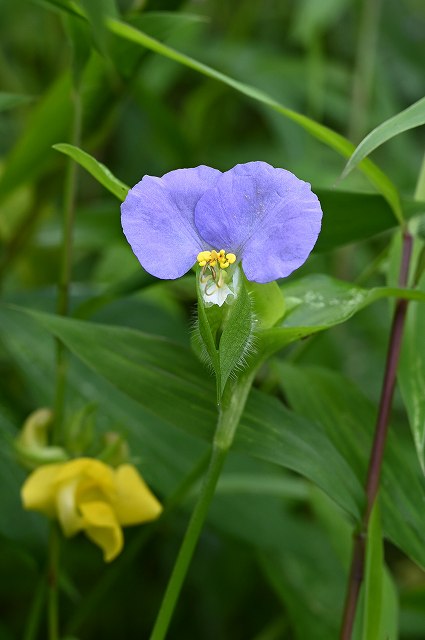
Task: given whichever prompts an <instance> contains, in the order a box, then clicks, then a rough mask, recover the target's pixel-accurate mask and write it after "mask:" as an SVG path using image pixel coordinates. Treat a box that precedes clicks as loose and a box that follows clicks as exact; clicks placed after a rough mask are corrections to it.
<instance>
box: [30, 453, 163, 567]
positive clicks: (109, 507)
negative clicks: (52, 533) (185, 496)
mask: <svg viewBox="0 0 425 640" xmlns="http://www.w3.org/2000/svg"><path fill="white" fill-rule="evenodd" d="M21 495H22V501H23V504H24V507H25V508H26V509H31V510H34V511H40V512H41V513H43V514H45V515H47V516H49V517H51V518H58V520H59V522H60V524H61V527H62V530H63V532H64V534H65V535H66V536H73V535H75V534H76V533H78V532H79V531H84V532H85V534H86V536H87V537H88V538H90V540H92V542H94V543H95V544H97V545H98V546H99V547H101V549H102V550H103V555H104V559H105V561H106V562H110V561H111V560H113V559H114V558H115V557H116V556H117V555H118V554H119V553H120V552H121V550H122V547H123V533H122V529H121V526H125V525H132V524H141V523H142V522H149V521H150V520H155V518H157V517H158V516H159V515H160V513H161V511H162V506H161V504H160V503H159V502H158V500H157V499H156V498H155V496H154V495H153V494H152V492H151V491H150V490H149V488H148V486H147V485H146V483H145V482H144V481H143V480H142V478H141V477H140V475H139V473H138V472H137V470H136V469H135V467H133V466H132V465H130V464H123V465H121V466H119V467H117V468H116V469H113V468H112V467H109V466H107V465H106V464H104V463H103V462H100V460H95V459H93V458H78V459H76V460H71V461H68V462H60V463H57V464H48V465H44V466H42V467H39V468H38V469H36V470H35V471H33V473H32V474H31V475H30V476H29V477H28V478H27V480H26V481H25V483H24V485H23V487H22V492H21Z"/></svg>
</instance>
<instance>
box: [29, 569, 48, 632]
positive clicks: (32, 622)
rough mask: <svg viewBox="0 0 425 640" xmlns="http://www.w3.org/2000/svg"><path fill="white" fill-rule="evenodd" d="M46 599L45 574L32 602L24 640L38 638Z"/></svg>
mask: <svg viewBox="0 0 425 640" xmlns="http://www.w3.org/2000/svg"><path fill="white" fill-rule="evenodd" d="M45 599H46V576H45V575H44V572H43V575H42V577H41V578H40V580H39V582H38V584H37V587H36V590H35V593H34V597H33V600H32V603H31V609H30V612H29V616H28V619H27V623H26V626H25V631H24V635H23V640H36V638H37V637H38V630H39V628H40V622H41V614H42V611H43V608H44V604H45Z"/></svg>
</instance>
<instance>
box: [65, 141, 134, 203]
mask: <svg viewBox="0 0 425 640" xmlns="http://www.w3.org/2000/svg"><path fill="white" fill-rule="evenodd" d="M53 149H56V151H60V152H61V153H64V154H65V155H66V156H69V157H70V158H72V159H73V160H74V161H75V162H77V163H78V164H80V165H81V166H82V167H84V169H86V171H88V172H89V173H90V174H91V175H92V176H93V178H95V179H96V180H97V181H98V182H99V183H100V184H101V185H102V186H104V187H105V189H108V191H110V192H111V193H113V194H114V196H116V197H117V198H118V199H119V200H120V201H123V200H124V199H125V197H126V195H127V192H128V191H129V189H130V187H128V186H127V185H126V184H124V182H121V180H119V179H118V178H116V177H115V176H114V175H113V173H111V171H109V169H108V168H107V167H106V166H105V165H104V164H102V163H101V162H99V161H98V160H96V158H93V156H91V155H90V154H88V153H86V152H85V151H83V150H82V149H79V148H78V147H75V146H74V145H72V144H67V143H65V142H61V143H59V144H54V145H53Z"/></svg>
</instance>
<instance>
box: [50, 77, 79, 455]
mask: <svg viewBox="0 0 425 640" xmlns="http://www.w3.org/2000/svg"><path fill="white" fill-rule="evenodd" d="M72 100H73V104H74V114H73V122H72V131H71V142H72V144H74V145H75V146H80V138H81V115H82V114H81V111H82V108H81V97H80V94H79V91H78V89H77V88H75V87H74V88H73V94H72ZM76 187H77V164H76V162H74V161H73V160H72V159H71V158H70V159H69V160H68V164H67V170H66V176H65V189H64V219H63V234H62V252H61V265H60V274H59V282H58V299H57V306H56V311H57V313H58V314H59V315H62V316H66V315H67V314H68V311H69V288H70V282H71V269H72V245H73V229H74V216H75V201H76ZM66 373H67V356H66V351H65V347H64V345H63V343H62V342H61V341H60V340H57V341H56V388H55V398H54V413H55V424H54V430H53V441H54V442H55V443H57V444H60V443H61V441H62V439H63V438H62V436H63V434H62V431H63V412H64V403H65V389H66Z"/></svg>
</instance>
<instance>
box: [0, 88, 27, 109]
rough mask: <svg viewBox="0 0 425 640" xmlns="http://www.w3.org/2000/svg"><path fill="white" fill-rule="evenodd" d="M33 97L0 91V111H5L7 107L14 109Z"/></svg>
mask: <svg viewBox="0 0 425 640" xmlns="http://www.w3.org/2000/svg"><path fill="white" fill-rule="evenodd" d="M33 99H34V98H32V97H31V96H24V95H20V94H18V93H4V92H3V91H1V92H0V111H7V110H8V109H14V108H15V107H21V106H22V105H24V104H28V102H31V101H32V100H33Z"/></svg>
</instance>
